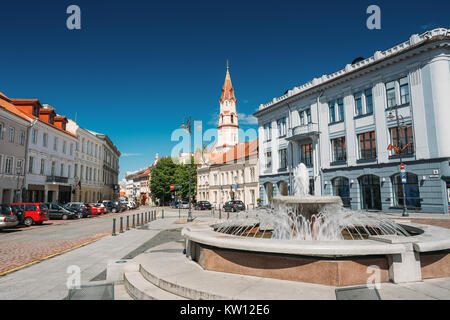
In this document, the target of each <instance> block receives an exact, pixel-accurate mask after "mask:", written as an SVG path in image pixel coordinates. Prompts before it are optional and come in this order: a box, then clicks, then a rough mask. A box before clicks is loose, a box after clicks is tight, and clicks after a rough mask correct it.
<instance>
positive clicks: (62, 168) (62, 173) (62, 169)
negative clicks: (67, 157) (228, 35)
mask: <svg viewBox="0 0 450 320" xmlns="http://www.w3.org/2000/svg"><path fill="white" fill-rule="evenodd" d="M60 175H61V177H64V164H63V163H61V171H60Z"/></svg>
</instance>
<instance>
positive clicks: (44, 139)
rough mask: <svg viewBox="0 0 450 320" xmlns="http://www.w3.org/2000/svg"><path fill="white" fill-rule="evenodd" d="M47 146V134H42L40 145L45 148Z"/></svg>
mask: <svg viewBox="0 0 450 320" xmlns="http://www.w3.org/2000/svg"><path fill="white" fill-rule="evenodd" d="M47 144H48V134H47V133H44V134H43V136H42V145H43V146H44V147H46V146H47Z"/></svg>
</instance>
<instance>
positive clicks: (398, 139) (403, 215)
mask: <svg viewBox="0 0 450 320" xmlns="http://www.w3.org/2000/svg"><path fill="white" fill-rule="evenodd" d="M394 108H395V119H396V121H397V141H398V144H400V121H399V119H398V118H399V117H400V115H399V114H398V108H397V106H395V107H394ZM401 117H402V121H403V120H404V119H403V116H401ZM393 118H394V116H393V115H392V113H389V115H388V119H389V120H393ZM402 151H403V149H402V147H401V146H398V155H399V158H400V165H402V164H403V159H402ZM401 185H402V196H403V212H402V217H409V214H408V209H407V207H406V193H405V184H404V183H403V182H402V183H401Z"/></svg>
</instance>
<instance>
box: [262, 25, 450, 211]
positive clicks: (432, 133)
mask: <svg viewBox="0 0 450 320" xmlns="http://www.w3.org/2000/svg"><path fill="white" fill-rule="evenodd" d="M254 115H255V117H257V118H258V126H259V128H258V135H259V171H260V175H259V184H260V197H261V200H262V202H263V203H268V202H270V200H271V198H272V197H274V196H276V195H288V194H292V192H293V182H292V178H293V177H292V172H293V169H294V168H295V167H296V166H297V165H298V164H299V163H300V162H303V163H304V164H305V165H306V166H307V167H308V169H309V173H310V185H311V186H310V193H312V194H315V195H330V194H333V195H339V196H341V197H342V200H343V203H344V205H346V206H348V207H351V208H353V209H369V210H389V211H395V210H401V207H402V206H403V203H404V201H406V204H407V207H408V210H416V211H419V212H441V213H447V212H449V208H450V206H449V203H450V167H449V163H450V29H445V28H438V29H434V30H431V31H427V32H425V33H423V34H421V35H417V34H414V35H412V36H411V37H410V39H409V40H407V41H405V42H403V43H401V44H398V45H396V46H394V47H392V48H389V49H387V50H385V51H376V52H375V53H374V55H373V56H371V57H369V58H367V59H356V60H355V61H353V62H352V63H351V64H348V65H346V66H345V68H344V69H341V70H339V71H337V72H335V73H332V74H329V75H323V76H321V77H319V78H314V79H313V80H312V81H310V82H308V83H305V84H303V85H300V86H297V87H295V88H293V89H292V90H288V91H287V93H286V94H285V95H283V96H281V97H278V98H274V99H273V100H272V101H270V102H269V103H266V104H262V105H260V107H259V110H258V111H257V112H256V113H255V114H254ZM397 120H398V121H397ZM400 157H401V158H402V160H403V163H404V164H405V166H406V179H402V176H401V174H400ZM402 185H404V188H405V193H406V199H404V198H403V195H402Z"/></svg>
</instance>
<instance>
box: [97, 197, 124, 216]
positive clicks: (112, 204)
mask: <svg viewBox="0 0 450 320" xmlns="http://www.w3.org/2000/svg"><path fill="white" fill-rule="evenodd" d="M102 203H103V205H104V206H105V208H106V210H107V212H113V213H116V212H122V211H124V210H125V209H124V208H123V206H122V205H121V204H120V202H118V201H111V200H103V202H102Z"/></svg>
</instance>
